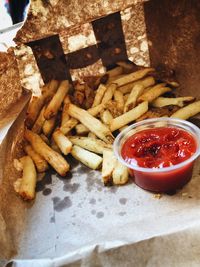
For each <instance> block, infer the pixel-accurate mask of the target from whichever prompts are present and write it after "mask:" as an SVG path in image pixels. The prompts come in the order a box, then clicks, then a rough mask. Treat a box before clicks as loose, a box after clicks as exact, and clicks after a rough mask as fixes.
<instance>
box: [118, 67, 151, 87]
mask: <svg viewBox="0 0 200 267" xmlns="http://www.w3.org/2000/svg"><path fill="white" fill-rule="evenodd" d="M153 71H155V70H154V69H153V68H145V69H142V70H138V71H135V72H132V73H130V74H127V75H125V76H124V77H122V78H119V79H116V80H115V81H113V83H116V84H117V86H122V85H124V84H127V83H131V82H134V81H137V80H139V79H142V78H143V77H144V76H146V75H147V74H149V73H150V72H153Z"/></svg>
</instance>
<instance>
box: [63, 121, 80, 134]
mask: <svg viewBox="0 0 200 267" xmlns="http://www.w3.org/2000/svg"><path fill="white" fill-rule="evenodd" d="M77 124H78V120H77V119H74V118H70V119H69V120H68V121H67V122H66V123H65V125H63V126H61V127H60V130H61V131H62V133H63V134H65V135H66V134H68V133H69V132H70V131H71V129H73V128H74V127H75V126H76V125H77Z"/></svg>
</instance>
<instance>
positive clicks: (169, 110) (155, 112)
mask: <svg viewBox="0 0 200 267" xmlns="http://www.w3.org/2000/svg"><path fill="white" fill-rule="evenodd" d="M178 109H179V108H178V107H177V106H167V107H162V108H154V107H151V108H150V109H149V110H148V111H147V112H145V113H144V114H143V115H142V116H140V117H139V118H138V119H137V120H136V122H138V121H142V120H146V119H152V118H160V117H170V116H171V115H172V114H173V113H174V112H175V111H177V110H178Z"/></svg>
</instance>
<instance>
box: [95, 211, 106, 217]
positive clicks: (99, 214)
mask: <svg viewBox="0 0 200 267" xmlns="http://www.w3.org/2000/svg"><path fill="white" fill-rule="evenodd" d="M96 217H97V218H98V219H101V218H103V217H104V213H103V212H102V211H99V212H97V214H96Z"/></svg>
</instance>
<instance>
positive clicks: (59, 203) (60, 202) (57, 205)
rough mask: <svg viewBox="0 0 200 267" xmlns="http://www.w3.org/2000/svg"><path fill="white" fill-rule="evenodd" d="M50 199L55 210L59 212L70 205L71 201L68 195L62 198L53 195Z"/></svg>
mask: <svg viewBox="0 0 200 267" xmlns="http://www.w3.org/2000/svg"><path fill="white" fill-rule="evenodd" d="M52 201H53V208H54V210H55V211H57V212H61V211H63V210H65V209H67V208H70V207H71V206H72V202H71V200H70V198H69V197H68V196H67V197H64V198H63V199H60V198H59V197H53V198H52Z"/></svg>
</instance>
